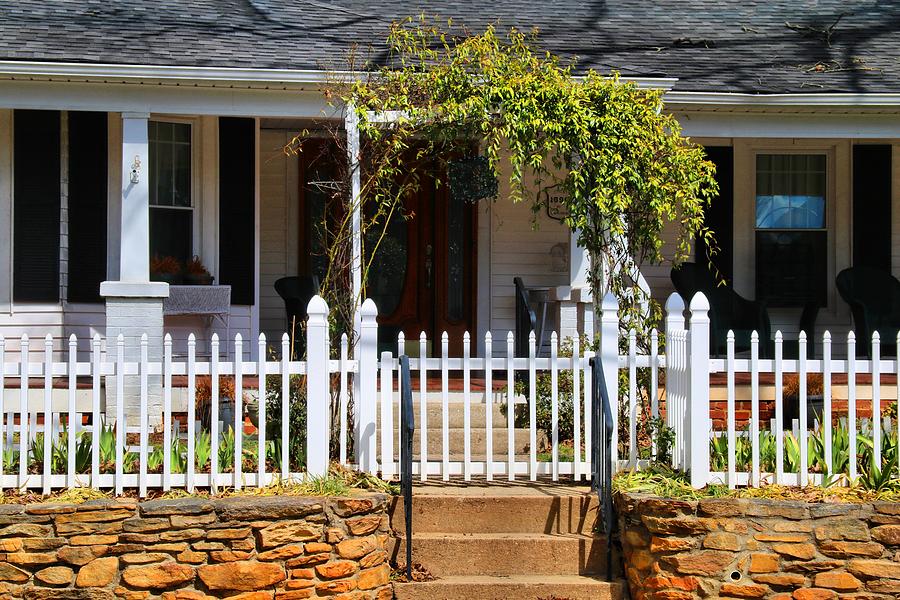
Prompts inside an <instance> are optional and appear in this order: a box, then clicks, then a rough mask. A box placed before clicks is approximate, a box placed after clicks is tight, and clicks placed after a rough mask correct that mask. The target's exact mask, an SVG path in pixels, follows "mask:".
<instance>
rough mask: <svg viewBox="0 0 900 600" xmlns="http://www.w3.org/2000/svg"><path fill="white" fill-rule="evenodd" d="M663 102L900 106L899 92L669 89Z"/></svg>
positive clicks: (690, 104) (688, 104)
mask: <svg viewBox="0 0 900 600" xmlns="http://www.w3.org/2000/svg"><path fill="white" fill-rule="evenodd" d="M665 101H666V106H667V107H669V108H677V107H685V108H703V107H722V106H726V107H735V108H737V107H759V108H766V107H793V108H827V107H835V108H838V107H839V108H877V107H898V106H900V93H897V94H894V93H810V94H800V93H797V94H742V93H730V92H687V91H678V90H672V91H669V92H667V93H666V96H665Z"/></svg>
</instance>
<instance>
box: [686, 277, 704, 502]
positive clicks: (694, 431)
mask: <svg viewBox="0 0 900 600" xmlns="http://www.w3.org/2000/svg"><path fill="white" fill-rule="evenodd" d="M690 335H691V339H690V363H689V364H688V369H689V372H690V375H689V377H690V392H689V395H688V407H687V408H688V432H687V433H688V465H687V467H688V469H690V473H691V485H692V486H693V487H694V488H695V489H699V488H702V487H704V486H705V485H706V484H707V483H709V432H710V422H709V300H707V299H706V296H704V295H703V293H702V292H697V294H696V295H695V296H694V298H693V300H691V330H690Z"/></svg>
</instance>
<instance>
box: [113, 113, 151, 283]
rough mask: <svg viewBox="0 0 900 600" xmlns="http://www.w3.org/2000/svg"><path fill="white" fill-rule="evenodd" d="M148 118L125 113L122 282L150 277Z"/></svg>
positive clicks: (138, 114) (120, 270) (120, 272)
mask: <svg viewBox="0 0 900 600" xmlns="http://www.w3.org/2000/svg"><path fill="white" fill-rule="evenodd" d="M149 120H150V115H149V114H141V113H123V114H122V221H121V223H122V237H121V249H122V254H121V256H120V259H119V279H120V280H121V281H149V279H150V181H149V179H150V178H149V174H150V173H149V170H150V150H149V148H150V140H149V132H148V125H149Z"/></svg>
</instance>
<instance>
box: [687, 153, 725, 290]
mask: <svg viewBox="0 0 900 600" xmlns="http://www.w3.org/2000/svg"><path fill="white" fill-rule="evenodd" d="M706 155H707V158H708V159H709V160H710V161H712V162H713V163H715V165H716V182H717V183H718V184H719V195H718V197H716V198H714V199H713V201H712V203H711V204H710V205H709V207H708V208H707V209H706V213H705V214H704V225H706V226H707V227H709V228H710V229H711V230H712V232H713V234H714V236H715V238H716V243H717V245H718V247H719V251H718V253H716V254H715V255H714V256H713V257H712V263H713V265H715V267H716V268H717V269H718V270H719V274H720V275H721V276H722V277H723V278H724V279H725V280H726V281H727V282H728V283H731V277H732V274H733V272H734V150H733V148H731V146H710V147H708V148H706ZM708 253H709V249H708V248H707V246H706V243H705V242H704V241H703V240H700V239H698V240H697V244H696V252H695V254H696V258H695V260H696V261H697V263H700V264H707V263H708V261H709V260H710V257H709V256H708Z"/></svg>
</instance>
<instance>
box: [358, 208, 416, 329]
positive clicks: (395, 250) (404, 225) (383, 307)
mask: <svg viewBox="0 0 900 600" xmlns="http://www.w3.org/2000/svg"><path fill="white" fill-rule="evenodd" d="M408 229H409V226H408V222H407V220H406V219H405V218H404V217H403V216H402V215H398V214H395V215H394V216H393V218H392V219H391V221H390V223H388V226H387V230H386V232H385V235H384V237H383V238H381V241H380V243H379V238H380V237H381V232H382V225H380V224H379V225H375V226H371V225H370V226H369V229H368V231H367V232H366V246H367V254H368V253H369V252H371V251H372V250H374V251H375V256H374V259H373V260H372V262H371V265H372V266H371V267H370V268H369V272H368V274H367V276H366V289H367V292H368V296H369V297H370V298H372V300H374V301H375V306H377V307H378V314H379V315H382V316H385V317H387V316H390V315H391V314H393V312H394V311H395V310H397V307H398V306H399V305H400V300H401V299H402V298H403V288H404V287H405V285H406V264H407V260H408V255H407V249H408V246H409V244H408V236H407V233H408Z"/></svg>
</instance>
